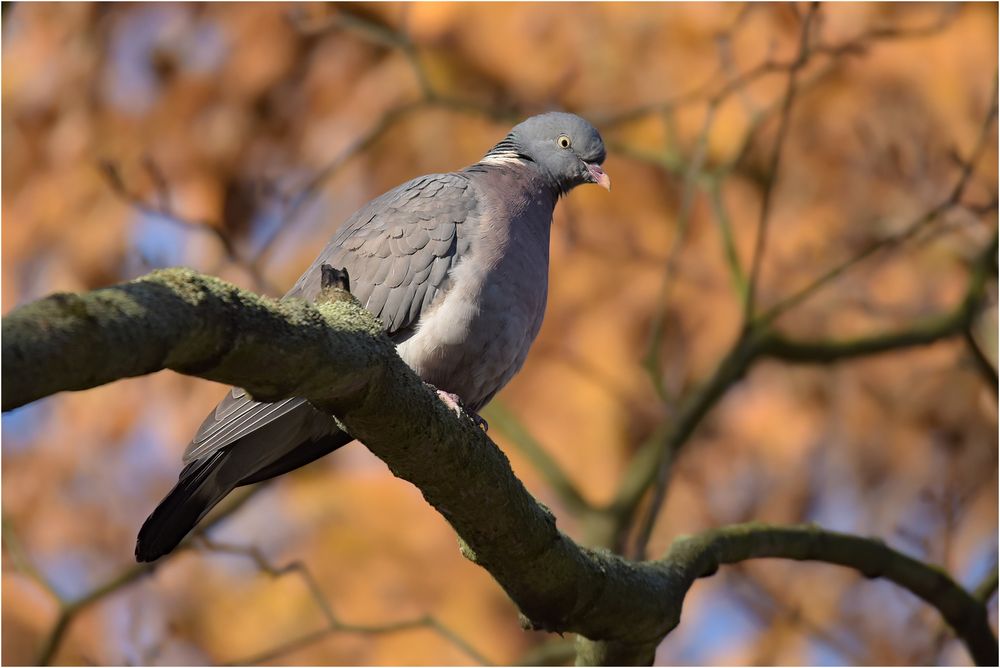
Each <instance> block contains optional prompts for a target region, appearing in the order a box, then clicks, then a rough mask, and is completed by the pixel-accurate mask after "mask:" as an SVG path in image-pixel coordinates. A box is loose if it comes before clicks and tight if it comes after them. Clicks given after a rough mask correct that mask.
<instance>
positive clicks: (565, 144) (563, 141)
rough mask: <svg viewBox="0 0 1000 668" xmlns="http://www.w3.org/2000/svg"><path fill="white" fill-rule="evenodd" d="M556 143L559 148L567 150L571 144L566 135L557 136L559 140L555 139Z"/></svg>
mask: <svg viewBox="0 0 1000 668" xmlns="http://www.w3.org/2000/svg"><path fill="white" fill-rule="evenodd" d="M556 142H557V143H558V144H559V147H560V148H569V146H570V144H571V143H572V142H570V140H569V137H567V136H566V135H559V139H557V140H556Z"/></svg>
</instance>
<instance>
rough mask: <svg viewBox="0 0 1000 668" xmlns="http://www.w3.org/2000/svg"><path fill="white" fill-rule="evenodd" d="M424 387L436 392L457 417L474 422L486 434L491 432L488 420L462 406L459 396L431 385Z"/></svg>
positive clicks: (427, 384)
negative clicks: (463, 417)
mask: <svg viewBox="0 0 1000 668" xmlns="http://www.w3.org/2000/svg"><path fill="white" fill-rule="evenodd" d="M424 385H426V386H427V387H429V388H431V389H432V390H434V392H435V393H436V394H437V395H438V398H439V399H440V400H441V401H442V403H444V405H445V406H447V407H448V408H450V409H451V410H453V411H454V412H455V415H456V416H458V417H462V416H463V415H465V416H466V417H468V418H469V419H470V420H472V423H473V424H474V425H476V426H477V427H479V428H480V429H482V430H483V431H484V432H487V431H489V429H490V425H489V423H488V422H486V420H484V419H483V418H482V417H480V416H479V414H477V413H474V412H472V411H470V410H467V409H466V408H465V405H464V404H462V400H461V398H459V396H458V395H457V394H454V393H452V392H445V391H444V390H439V389H438V388H436V387H434V386H433V385H431V384H430V383H424Z"/></svg>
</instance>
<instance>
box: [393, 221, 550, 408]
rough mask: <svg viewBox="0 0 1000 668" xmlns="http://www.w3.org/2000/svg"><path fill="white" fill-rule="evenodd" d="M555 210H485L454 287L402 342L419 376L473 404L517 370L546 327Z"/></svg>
mask: <svg viewBox="0 0 1000 668" xmlns="http://www.w3.org/2000/svg"><path fill="white" fill-rule="evenodd" d="M531 204H534V202H531ZM551 213H552V208H551V206H548V207H547V208H546V207H544V206H543V207H542V208H541V210H540V211H538V210H537V209H533V208H532V207H530V206H529V207H518V208H517V209H515V210H513V211H512V210H510V209H508V210H506V211H488V210H487V211H486V212H485V215H486V216H487V218H486V219H485V220H484V221H481V224H480V225H479V226H477V232H476V238H475V239H474V240H473V243H472V244H471V247H470V251H469V253H468V255H467V256H466V257H463V258H462V259H461V260H460V261H459V262H458V263H457V264H456V266H455V267H454V269H453V270H452V273H451V275H450V276H449V280H450V281H451V288H450V289H449V290H448V291H447V293H446V294H444V295H443V296H442V298H441V299H440V301H439V302H438V303H436V304H434V305H432V307H431V308H430V309H428V312H427V313H426V314H423V315H422V316H421V319H420V323H419V324H418V326H417V328H416V332H415V333H414V334H413V336H411V337H410V338H408V339H407V340H406V341H404V342H403V343H401V344H400V345H399V347H398V351H399V354H400V356H401V357H402V358H403V360H404V361H405V362H406V363H407V364H409V365H410V367H412V368H413V369H414V370H415V371H416V372H417V373H418V374H419V375H420V377H421V378H423V379H424V380H425V381H427V382H429V383H431V384H433V385H435V386H436V387H438V388H439V389H441V390H445V391H447V392H452V393H454V394H457V395H458V396H459V397H460V398H461V399H462V401H463V402H464V403H465V405H466V406H467V407H468V408H469V409H470V410H478V409H479V408H480V407H482V406H483V405H484V404H486V402H488V401H489V400H490V399H491V398H492V397H493V395H495V394H496V393H497V392H498V391H499V390H500V389H501V388H502V387H503V386H504V385H506V384H507V382H508V381H509V380H510V379H511V378H512V377H513V376H514V374H515V373H517V371H518V370H519V369H520V368H521V366H522V365H523V364H524V361H525V358H526V357H527V355H528V350H529V348H530V347H531V343H532V342H533V341H534V339H535V336H536V335H537V334H538V330H539V329H540V327H541V324H542V318H543V316H544V314H545V301H546V294H547V291H548V257H549V227H550V224H551ZM490 216H492V218H490Z"/></svg>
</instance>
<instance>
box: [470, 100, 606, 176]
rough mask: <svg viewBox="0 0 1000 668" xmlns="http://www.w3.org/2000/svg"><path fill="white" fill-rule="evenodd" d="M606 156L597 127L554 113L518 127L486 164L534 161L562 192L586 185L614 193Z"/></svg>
mask: <svg viewBox="0 0 1000 668" xmlns="http://www.w3.org/2000/svg"><path fill="white" fill-rule="evenodd" d="M604 156H605V151H604V141H603V140H602V139H601V135H600V134H599V133H598V132H597V129H596V128H595V127H594V126H593V125H591V124H590V123H588V122H587V121H585V120H584V119H582V118H580V117H579V116H576V115H575V114H567V113H563V112H550V113H547V114H541V115H539V116H532V117H531V118H529V119H527V120H526V121H524V122H522V123H519V124H518V125H515V126H514V129H513V130H511V131H510V134H509V135H507V137H506V138H504V140H503V141H501V142H500V143H499V144H497V145H496V146H495V147H494V148H493V150H492V151H490V153H489V154H487V156H486V158H485V159H484V162H503V161H505V160H507V159H510V160H517V161H530V162H532V163H534V164H535V165H536V166H537V167H538V168H539V169H541V170H542V171H543V172H544V173H545V174H546V175H547V176H548V177H549V178H550V179H552V181H553V183H554V184H555V185H556V187H558V188H559V190H561V191H562V192H567V191H569V190H570V189H572V188H575V187H576V186H579V185H583V184H584V183H596V184H598V185H600V186H602V187H604V188H606V189H608V190H611V179H610V178H608V175H607V174H605V173H604V170H603V169H601V163H603V162H604Z"/></svg>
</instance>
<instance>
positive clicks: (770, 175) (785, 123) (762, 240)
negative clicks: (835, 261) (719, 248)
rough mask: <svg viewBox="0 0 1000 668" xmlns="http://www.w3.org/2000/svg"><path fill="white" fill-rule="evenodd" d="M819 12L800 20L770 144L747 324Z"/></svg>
mask: <svg viewBox="0 0 1000 668" xmlns="http://www.w3.org/2000/svg"><path fill="white" fill-rule="evenodd" d="M818 12H819V4H818V3H810V4H809V10H808V11H807V12H806V16H805V18H804V19H803V21H802V30H801V33H800V36H799V54H798V57H797V58H796V59H795V61H794V62H793V63H792V66H791V68H790V69H789V70H788V85H787V87H786V88H785V95H784V97H783V99H782V103H781V117H780V120H779V121H778V133H777V136H776V137H775V139H774V145H773V147H772V148H771V158H770V161H769V164H768V168H767V180H766V182H765V185H764V193H763V195H762V199H761V204H760V217H759V218H758V221H757V239H756V241H755V243H754V249H753V256H752V259H751V261H750V275H749V277H748V279H747V290H746V301H745V302H744V304H743V323H744V327H746V326H748V325H749V323H750V322H751V321H752V320H753V317H754V306H755V304H754V300H755V298H756V294H757V283H758V281H759V278H760V271H761V266H762V264H763V261H764V250H765V247H766V245H767V229H768V222H769V217H770V213H771V200H772V198H773V196H774V184H775V183H776V182H777V180H778V170H779V169H780V167H781V154H782V149H783V148H784V146H785V138H786V137H787V136H788V128H789V125H790V119H791V114H792V105H793V104H794V103H795V94H796V90H797V80H798V75H799V70H800V69H802V67H804V66H805V64H806V63H807V62H808V61H809V38H810V32H811V30H812V23H813V20H814V19H815V17H816V14H817V13H818Z"/></svg>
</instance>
